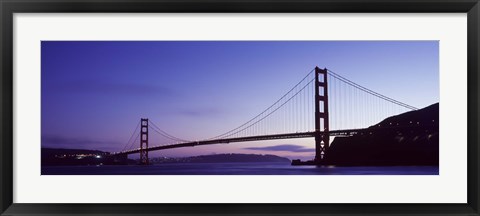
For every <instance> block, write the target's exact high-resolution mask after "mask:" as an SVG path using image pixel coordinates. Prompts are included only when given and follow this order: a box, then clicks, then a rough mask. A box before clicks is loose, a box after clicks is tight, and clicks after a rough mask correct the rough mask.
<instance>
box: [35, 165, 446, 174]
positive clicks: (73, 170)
mask: <svg viewBox="0 0 480 216" xmlns="http://www.w3.org/2000/svg"><path fill="white" fill-rule="evenodd" d="M42 175H438V166H393V167H334V166H329V167H316V166H291V165H290V164H289V163H178V164H155V165H150V166H140V165H125V166H110V165H107V166H44V167H42Z"/></svg>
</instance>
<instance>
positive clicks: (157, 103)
mask: <svg viewBox="0 0 480 216" xmlns="http://www.w3.org/2000/svg"><path fill="white" fill-rule="evenodd" d="M41 47H42V49H41V52H42V53H41V58H42V61H41V64H42V66H41V70H42V71H41V76H42V80H41V82H42V83H41V86H42V88H41V91H42V92H41V103H42V110H41V112H42V113H41V119H42V120H41V124H42V125H41V133H42V147H53V148H74V149H92V150H94V149H96V150H103V151H110V152H115V151H120V150H122V148H123V147H124V146H125V144H126V143H127V141H128V139H129V138H130V136H131V134H132V132H133V130H134V129H135V127H136V125H137V124H138V122H139V121H140V118H149V119H150V120H151V121H152V122H154V123H155V124H156V125H157V126H159V127H160V128H162V129H163V130H165V131H167V132H168V133H170V134H172V135H175V136H177V137H180V138H184V139H188V140H201V139H206V138H210V137H214V136H216V135H219V134H222V133H224V132H226V131H228V130H230V129H233V128H235V127H237V126H239V125H241V124H242V123H244V122H246V121H247V120H249V119H251V118H252V117H254V116H255V115H257V114H259V113H260V112H261V111H263V110H264V109H265V108H267V107H268V106H270V105H271V104H273V103H274V102H275V101H277V99H279V98H280V97H281V96H282V95H284V94H285V93H286V92H287V91H288V90H290V89H291V88H292V87H293V86H294V85H295V84H296V83H298V81H300V80H301V79H302V78H303V77H304V76H305V75H306V74H307V73H308V72H309V71H311V70H312V69H313V68H314V67H315V66H319V67H320V68H324V67H326V68H328V69H331V70H332V71H334V72H335V73H337V74H340V75H342V76H343V77H346V78H348V79H350V80H352V81H355V82H356V83H358V84H360V85H362V86H365V87H368V88H369V89H371V90H374V91H376V92H379V93H381V94H383V95H386V96H388V97H391V98H394V99H396V100H399V101H401V102H404V103H406V104H409V105H412V106H415V107H418V108H423V107H425V106H428V105H431V104H433V103H437V102H439V57H438V52H439V43H438V41H397V42H394V41H115V42H113V41H43V42H42V45H41ZM380 120H381V119H378V121H380ZM375 121H376V120H375ZM155 141H156V140H155V136H153V135H151V141H150V142H153V143H154V142H155ZM151 145H152V144H151ZM136 147H138V146H136ZM212 153H255V154H275V155H279V156H285V157H288V158H290V159H297V158H298V159H312V158H313V157H314V154H315V151H314V139H313V138H304V139H292V140H276V141H258V142H248V143H234V144H228V145H226V144H219V145H209V146H201V147H200V146H196V147H191V148H180V149H173V150H165V151H157V152H152V153H150V155H151V157H152V156H175V157H176V156H193V155H203V154H212ZM130 157H131V158H136V157H138V156H137V155H135V156H130Z"/></svg>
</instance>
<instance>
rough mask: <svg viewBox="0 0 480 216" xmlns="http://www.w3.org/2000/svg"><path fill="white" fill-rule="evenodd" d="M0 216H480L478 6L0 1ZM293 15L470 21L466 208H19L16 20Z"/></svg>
mask: <svg viewBox="0 0 480 216" xmlns="http://www.w3.org/2000/svg"><path fill="white" fill-rule="evenodd" d="M0 7H1V26H0V31H1V54H0V55H1V58H0V65H1V88H0V91H1V94H0V97H1V101H2V105H1V121H0V127H1V130H0V137H1V145H0V175H1V183H0V184H1V185H0V189H1V197H0V212H2V215H73V214H75V215H212V214H216V215H332V214H336V215H370V214H382V215H384V214H387V215H388V214H391V215H420V214H422V215H480V213H479V212H480V210H479V207H480V202H479V194H480V193H479V188H480V187H479V178H478V177H479V163H480V161H479V155H480V152H479V148H478V133H479V132H480V131H479V130H478V96H479V94H478V93H479V87H478V86H479V84H480V83H479V76H478V73H479V72H480V71H479V62H480V55H479V48H480V47H479V37H480V34H479V33H480V30H479V23H480V22H479V20H480V17H479V14H480V4H479V1H478V0H403V1H402V0H382V1H378V0H335V1H332V0H255V1H252V0H223V1H222V0H85V1H78V0H70V1H68V0H0ZM84 12H88V13H99V12H107V13H118V12H126V13H132V12H143V13H145V12H147V13H157V12H159V13H172V12H179V13H183V12H193V13H203V12H211V13H216V12H226V13H246V12H253V13H258V12H265V13H278V12H287V13H291V12H295V13H304V12H309V13H325V12H328V13H340V12H342V13H361V12H369V13H404V12H405V13H409V12H415V13H436V12H441V13H458V12H460V13H467V14H468V83H467V85H468V95H467V96H468V182H467V187H468V202H467V203H466V204H233V203H232V204H113V203H112V204H19V203H13V202H12V198H13V190H12V188H13V184H14V182H13V177H12V176H13V156H12V149H13V124H14V122H13V112H15V110H14V108H13V14H14V13H84Z"/></svg>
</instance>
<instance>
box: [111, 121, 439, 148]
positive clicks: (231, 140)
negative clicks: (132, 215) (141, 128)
mask: <svg viewBox="0 0 480 216" xmlns="http://www.w3.org/2000/svg"><path fill="white" fill-rule="evenodd" d="M419 127H420V128H423V127H425V128H430V127H432V126H431V125H423V126H415V127H413V128H419ZM392 128H394V129H398V130H402V129H412V127H411V126H406V127H398V126H395V127H380V128H377V127H370V128H362V129H347V130H332V131H329V135H330V136H350V135H354V134H357V133H365V132H372V131H378V130H386V129H392ZM320 133H325V132H320ZM308 137H315V132H313V131H310V132H301V133H288V134H272V135H262V136H248V137H237V138H228V139H212V140H200V141H191V142H184V143H178V144H171V145H164V146H152V147H149V148H148V149H147V150H148V151H156V150H164V149H173V148H182V147H193V146H200V145H212V144H226V143H235V142H248V141H261V140H277V139H294V138H308ZM139 152H140V148H137V149H132V150H128V151H123V152H117V153H114V154H113V155H122V154H136V153H139Z"/></svg>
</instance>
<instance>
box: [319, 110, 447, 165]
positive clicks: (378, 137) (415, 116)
mask: <svg viewBox="0 0 480 216" xmlns="http://www.w3.org/2000/svg"><path fill="white" fill-rule="evenodd" d="M438 123H439V104H438V103H436V104H433V105H431V106H428V107H425V108H423V109H420V110H416V111H411V112H407V113H403V114H400V115H397V116H392V117H389V118H387V119H385V120H383V121H381V122H380V123H378V124H376V125H373V126H371V127H369V128H372V129H373V128H376V129H379V130H376V131H375V132H373V133H371V134H370V133H368V134H357V135H354V136H351V137H336V138H335V139H334V141H333V142H332V143H331V146H330V148H329V149H328V150H327V152H326V160H327V161H328V162H327V163H328V164H334V165H347V166H370V165H371V166H383V165H388V166H391V165H438V163H439V133H438V132H439V130H438ZM412 125H413V126H418V127H416V128H413V129H412V127H411V126H412ZM403 126H405V127H404V128H403Z"/></svg>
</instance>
